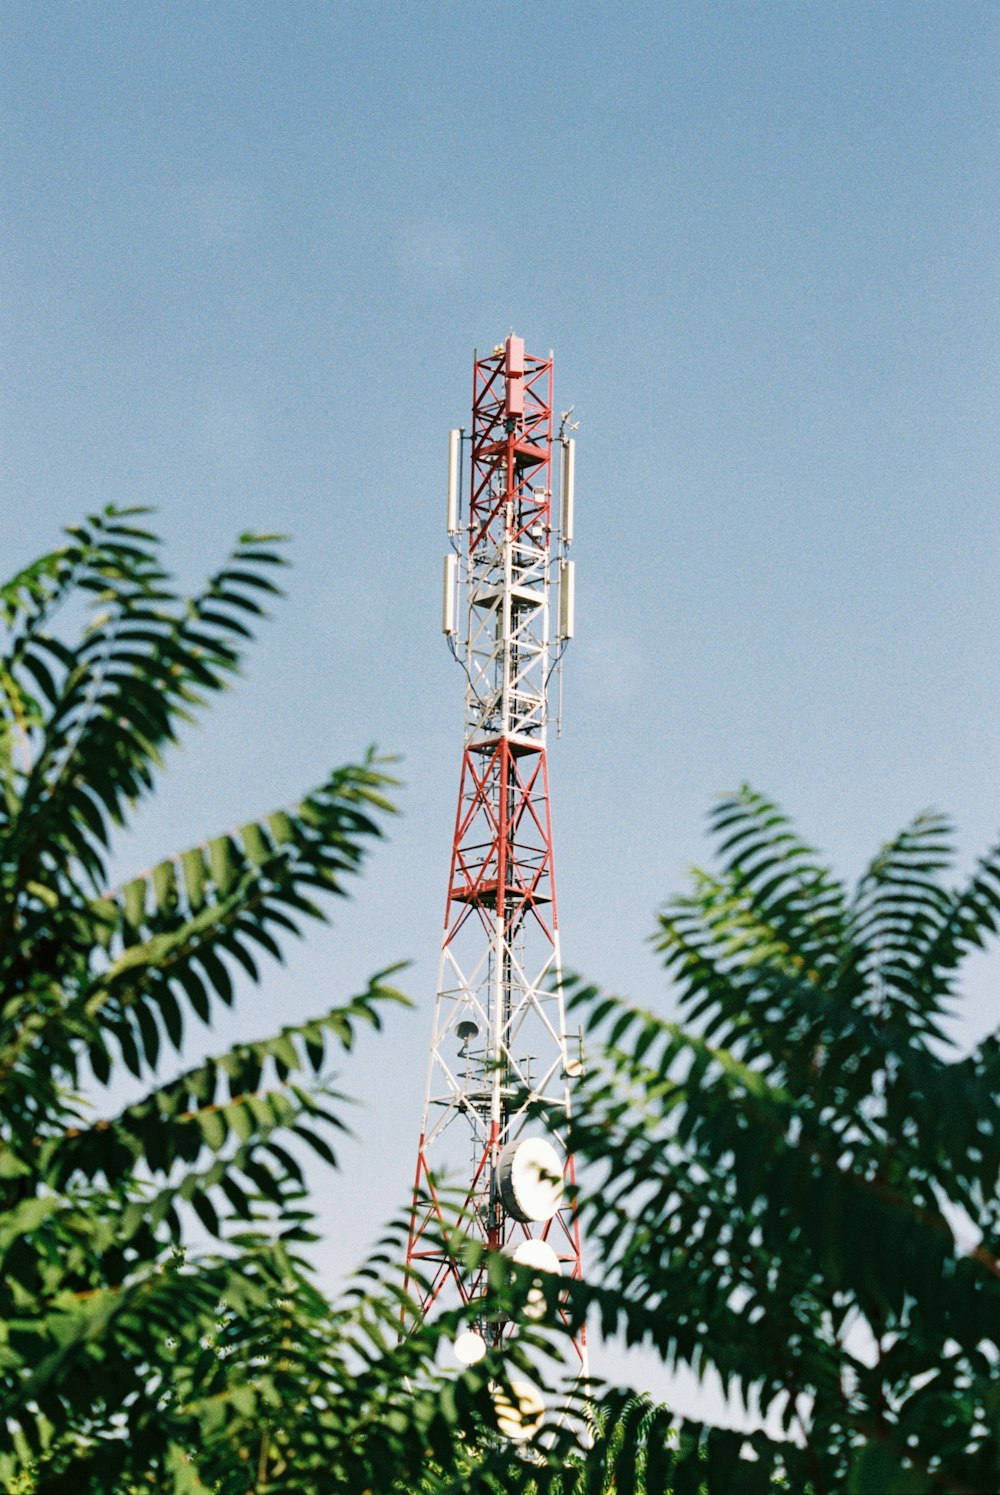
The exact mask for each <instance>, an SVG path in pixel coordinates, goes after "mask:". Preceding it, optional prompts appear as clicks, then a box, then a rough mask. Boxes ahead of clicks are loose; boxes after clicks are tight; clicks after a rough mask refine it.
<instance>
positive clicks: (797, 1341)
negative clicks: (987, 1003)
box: [572, 791, 1000, 1495]
mask: <svg viewBox="0 0 1000 1495" xmlns="http://www.w3.org/2000/svg"><path fill="white" fill-rule="evenodd" d="M713 824H714V833H715V836H716V838H717V840H718V842H719V847H720V861H721V870H720V872H719V873H718V874H717V875H711V874H709V873H698V874H696V877H695V880H694V886H693V888H692V890H691V892H690V893H688V894H687V895H686V896H683V897H680V898H677V899H676V900H675V901H673V902H672V903H671V904H670V905H669V906H668V907H667V908H666V909H665V910H664V912H663V914H662V916H661V919H660V931H659V935H658V938H657V944H658V948H659V950H660V951H661V952H662V954H663V956H664V958H665V963H666V967H667V970H668V971H669V972H670V973H671V975H672V976H673V978H674V981H675V983H676V988H677V993H678V996H679V1000H680V1003H681V1007H682V1011H683V1013H684V1015H685V1017H686V1019H687V1026H680V1025H678V1024H676V1023H672V1022H667V1021H664V1020H663V1019H662V1018H661V1017H659V1016H655V1015H653V1014H651V1013H649V1012H643V1011H639V1010H637V1009H635V1008H633V1007H630V1006H627V1005H625V1004H623V1003H621V1002H619V1001H617V1000H615V999H611V998H608V997H604V996H602V995H601V994H600V993H597V992H595V991H593V990H589V989H584V988H578V989H577V991H576V993H575V996H574V1001H575V1002H576V1003H577V1004H578V1005H579V1006H580V1007H581V1008H583V1009H586V1010H587V1011H588V1012H589V1016H590V1022H591V1032H592V1047H593V1049H594V1050H595V1052H597V1053H599V1054H600V1056H601V1057H599V1059H598V1062H597V1063H596V1064H595V1066H594V1068H593V1070H592V1072H591V1073H590V1075H589V1076H588V1078H587V1079H586V1080H585V1081H584V1083H583V1085H582V1086H581V1089H580V1092H579V1094H578V1096H577V1100H576V1109H575V1121H574V1127H573V1137H572V1143H573V1147H574V1150H575V1152H576V1154H577V1156H578V1158H581V1159H586V1160H587V1163H588V1165H589V1167H588V1170H587V1173H586V1178H587V1190H586V1196H585V1198H584V1200H583V1213H584V1219H585V1223H586V1226H587V1232H588V1240H589V1245H590V1250H591V1253H592V1254H593V1255H596V1257H597V1260H598V1262H599V1263H600V1270H601V1271H602V1272H603V1282H602V1284H601V1286H600V1287H598V1288H589V1289H586V1288H583V1289H581V1290H580V1293H579V1300H580V1303H581V1309H580V1310H579V1311H582V1304H583V1303H584V1302H585V1301H590V1302H592V1303H593V1302H596V1304H597V1305H598V1308H599V1311H600V1313H601V1315H602V1318H603V1324H604V1328H605V1331H606V1332H608V1333H610V1334H614V1333H621V1334H623V1335H624V1337H625V1338H626V1340H627V1342H629V1343H636V1344H638V1343H646V1344H648V1345H652V1346H653V1347H655V1349H656V1350H657V1351H658V1352H659V1354H660V1356H661V1357H662V1359H663V1360H664V1362H665V1363H666V1364H667V1365H668V1366H669V1367H671V1368H673V1367H678V1366H687V1367H691V1368H692V1369H693V1370H694V1371H695V1372H697V1373H699V1374H701V1373H703V1372H705V1371H706V1370H709V1369H710V1370H712V1371H714V1372H716V1373H717V1375H718V1376H719V1378H720V1379H721V1382H722V1384H723V1386H724V1387H726V1388H727V1389H728V1390H731V1391H732V1392H734V1393H736V1394H737V1395H738V1396H739V1397H740V1398H741V1399H742V1400H743V1402H744V1403H745V1405H746V1406H747V1407H748V1408H750V1409H751V1411H752V1412H753V1413H754V1414H755V1415H756V1416H757V1418H758V1419H766V1426H767V1429H768V1431H767V1432H766V1433H765V1432H759V1433H756V1434H754V1435H753V1436H752V1437H750V1438H744V1437H742V1436H741V1435H740V1434H738V1433H733V1432H729V1431H727V1430H725V1429H722V1428H712V1427H702V1426H700V1425H691V1424H681V1425H680V1426H679V1428H678V1430H677V1435H676V1436H677V1437H678V1438H679V1443H678V1447H677V1452H676V1455H675V1456H670V1457H669V1458H667V1457H666V1454H664V1455H663V1467H666V1465H669V1466H670V1471H671V1472H670V1473H669V1474H667V1473H663V1474H662V1475H661V1474H657V1475H656V1476H655V1480H653V1479H650V1481H649V1488H650V1489H659V1488H662V1485H661V1484H660V1483H658V1481H661V1480H662V1481H664V1482H669V1483H672V1488H673V1491H674V1495H684V1492H691V1495H695V1492H697V1491H699V1490H701V1489H702V1488H704V1489H706V1490H707V1491H708V1492H709V1495H714V1492H716V1491H718V1492H723V1491H724V1492H726V1495H754V1492H763V1491H766V1490H768V1489H769V1488H770V1484H771V1481H772V1480H773V1479H779V1480H781V1481H786V1482H787V1485H788V1487H790V1488H791V1489H792V1490H808V1491H811V1492H813V1495H832V1492H847V1495H850V1492H872V1495H874V1492H886V1495H891V1492H898V1495H904V1492H931V1491H948V1492H951V1495H962V1492H972V1491H976V1492H988V1491H995V1490H997V1489H1000V1436H998V1419H997V1413H998V1409H1000V1376H998V1371H997V1366H998V1356H1000V1261H998V1226H1000V1204H998V1191H997V1182H998V1168H1000V1042H998V1038H997V1036H996V1035H994V1036H992V1037H990V1038H988V1039H987V1040H986V1041H985V1042H983V1043H981V1044H979V1045H978V1046H977V1047H976V1048H974V1049H973V1050H972V1052H971V1053H961V1052H959V1051H957V1050H956V1048H955V1046H954V1044H953V1042H952V1041H951V1039H950V1037H949V1029H948V1019H949V1017H950V1016H952V1015H953V1013H954V1011H955V1004H956V1001H957V999H958V995H959V991H958V985H957V982H958V975H959V968H960V965H961V962H962V960H963V958H964V957H965V956H966V955H967V954H968V953H969V952H970V951H975V950H978V949H980V948H981V947H982V946H983V945H984V944H985V942H986V941H987V939H988V938H989V936H991V935H992V934H993V933H994V932H995V930H996V927H997V923H998V920H1000V853H997V852H993V853H991V854H990V855H988V856H987V857H986V858H985V859H984V860H983V861H982V863H981V864H980V865H979V866H978V867H977V869H976V871H975V873H974V875H973V876H972V877H971V879H969V880H968V881H967V882H966V883H965V884H964V885H963V886H960V887H958V888H952V887H950V886H948V885H947V883H946V882H945V880H944V878H943V874H944V872H945V869H946V868H947V867H948V866H949V864H950V860H951V857H950V850H949V828H948V826H947V825H946V824H945V823H944V822H943V821H942V820H941V819H940V818H938V817H936V816H922V817H920V818H919V819H917V820H916V821H915V822H914V823H913V824H912V825H911V826H910V827H909V828H908V829H907V830H905V831H904V832H903V833H902V834H901V835H900V836H898V837H897V838H896V839H895V840H894V841H893V842H891V843H890V844H889V845H887V846H885V847H884V848H883V849H882V850H881V851H880V852H879V854H878V856H877V857H876V858H875V860H874V861H873V862H872V864H871V866H870V867H869V868H868V869H867V871H866V872H865V873H864V875H863V877H862V878H861V880H860V882H859V884H858V886H857V887H856V889H854V890H853V892H850V891H848V889H846V888H845V887H844V886H842V885H841V883H840V882H838V881H837V880H836V879H835V878H834V877H833V876H832V874H831V873H830V871H829V870H828V869H827V868H826V867H824V866H823V865H822V863H821V862H820V860H819V859H818V858H817V856H816V854H815V853H814V852H813V851H812V850H811V849H810V848H809V847H807V846H805V845H803V844H802V843H801V841H800V840H799V839H798V837H797V836H796V834H795V832H794V831H793V829H792V828H791V826H790V825H789V823H788V821H787V820H786V819H785V818H784V817H783V816H782V815H781V814H780V813H779V811H778V810H777V809H776V808H775V806H774V805H772V804H770V803H768V802H767V801H766V800H764V799H762V798H760V797H759V796H758V795H756V794H754V793H752V792H750V791H744V792H743V793H741V794H740V795H738V796H736V797H735V798H732V799H730V800H727V801H726V802H724V803H723V804H722V805H721V806H720V807H719V809H718V810H717V811H716V813H715V815H714V819H713ZM635 1441H639V1442H642V1443H643V1446H644V1447H645V1448H646V1456H647V1457H649V1456H650V1452H651V1444H650V1440H649V1438H648V1437H647V1438H646V1439H645V1440H635ZM663 1441H664V1442H665V1443H669V1439H666V1440H663ZM653 1456H654V1457H660V1456H659V1455H656V1454H653ZM626 1485H627V1486H628V1488H632V1485H631V1484H630V1483H629V1481H628V1479H626Z"/></svg>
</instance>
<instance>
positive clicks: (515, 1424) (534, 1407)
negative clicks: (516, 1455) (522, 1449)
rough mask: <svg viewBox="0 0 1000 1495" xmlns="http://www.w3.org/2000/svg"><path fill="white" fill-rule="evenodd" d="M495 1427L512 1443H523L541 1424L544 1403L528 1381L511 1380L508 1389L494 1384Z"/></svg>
mask: <svg viewBox="0 0 1000 1495" xmlns="http://www.w3.org/2000/svg"><path fill="white" fill-rule="evenodd" d="M493 1405H494V1407H496V1411H497V1427H498V1428H499V1429H500V1431H501V1433H503V1435H504V1437H505V1438H509V1439H510V1441H511V1442H512V1443H524V1442H526V1441H527V1439H528V1438H531V1437H533V1436H534V1434H535V1433H537V1432H538V1429H539V1428H540V1427H541V1425H542V1414H543V1413H544V1411H545V1403H544V1402H543V1401H542V1398H541V1396H540V1395H539V1393H538V1391H537V1390H536V1389H535V1387H534V1386H532V1384H531V1382H530V1381H511V1383H510V1387H509V1390H508V1388H507V1387H504V1386H494V1388H493Z"/></svg>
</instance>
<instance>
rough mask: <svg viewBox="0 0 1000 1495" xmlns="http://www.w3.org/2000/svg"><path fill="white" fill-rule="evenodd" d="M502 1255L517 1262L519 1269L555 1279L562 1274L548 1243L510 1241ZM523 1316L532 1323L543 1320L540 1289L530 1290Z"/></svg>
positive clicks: (556, 1257)
mask: <svg viewBox="0 0 1000 1495" xmlns="http://www.w3.org/2000/svg"><path fill="white" fill-rule="evenodd" d="M503 1254H504V1255H505V1256H508V1257H510V1259H511V1261H515V1262H517V1265H518V1266H519V1267H528V1268H529V1269H530V1270H531V1271H533V1272H545V1273H546V1274H548V1275H551V1276H555V1277H558V1276H560V1275H561V1273H562V1262H561V1261H560V1260H559V1258H558V1256H557V1255H556V1253H555V1252H554V1251H553V1249H552V1247H551V1246H550V1245H549V1243H548V1241H518V1242H516V1243H515V1242H514V1241H511V1242H510V1244H509V1245H507V1246H505V1247H504V1248H503ZM524 1316H525V1318H526V1319H529V1320H530V1321H531V1322H533V1323H537V1321H538V1320H539V1319H540V1318H544V1316H545V1294H544V1293H543V1292H542V1291H541V1289H540V1288H537V1287H533V1288H531V1289H530V1291H529V1293H528V1300H527V1302H526V1303H525V1306H524Z"/></svg>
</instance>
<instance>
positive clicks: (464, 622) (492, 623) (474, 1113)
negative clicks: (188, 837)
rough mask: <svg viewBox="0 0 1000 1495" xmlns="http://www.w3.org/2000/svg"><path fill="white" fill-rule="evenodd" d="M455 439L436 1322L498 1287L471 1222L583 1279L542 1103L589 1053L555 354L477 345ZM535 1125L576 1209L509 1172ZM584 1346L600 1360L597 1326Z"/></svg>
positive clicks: (432, 1289)
mask: <svg viewBox="0 0 1000 1495" xmlns="http://www.w3.org/2000/svg"><path fill="white" fill-rule="evenodd" d="M452 443H453V444H452V470H451V475H450V484H451V486H450V491H449V530H450V532H451V534H452V544H453V557H454V558H449V560H448V561H447V562H446V566H445V609H444V613H445V623H444V626H445V631H446V632H448V633H449V634H450V635H451V636H452V637H451V642H452V647H453V649H454V652H455V654H456V657H457V658H458V659H459V660H460V662H462V663H463V665H464V667H465V673H466V691H465V742H464V750H463V754H462V771H461V781H460V786H459V794H458V812H457V815H456V819H455V833H454V841H453V847H452V854H451V872H450V877H449V882H448V894H447V899H446V904H445V920H444V936H443V940H442V945H441V960H440V968H439V976H438V987H437V998H436V1002H435V1008H434V1027H433V1035H432V1039H431V1053H430V1065H429V1069H428V1077H427V1091H426V1099H425V1104H424V1112H423V1123H422V1128H421V1136H420V1145H419V1148H418V1153H417V1167H416V1178H415V1183H414V1193H413V1205H412V1212H411V1218H410V1230H409V1243H408V1249H407V1265H408V1268H409V1269H411V1270H412V1272H413V1275H414V1277H415V1279H417V1281H418V1284H419V1285H418V1289H417V1291H418V1298H419V1303H420V1311H421V1313H422V1314H423V1315H426V1314H427V1313H428V1312H430V1310H431V1309H432V1307H433V1306H434V1305H435V1304H437V1303H439V1302H440V1303H441V1304H445V1303H448V1304H450V1305H451V1306H454V1305H455V1303H456V1302H461V1303H471V1304H472V1305H473V1306H475V1303H476V1300H477V1299H479V1298H481V1297H482V1296H483V1294H484V1291H485V1286H486V1274H485V1266H484V1265H482V1264H480V1265H479V1266H478V1267H473V1266H470V1265H468V1264H467V1263H466V1262H465V1260H464V1258H463V1256H462V1254H461V1253H455V1252H454V1251H452V1250H449V1249H448V1248H447V1245H446V1244H443V1242H442V1238H444V1240H445V1241H447V1240H449V1239H454V1233H455V1227H456V1221H457V1220H461V1222H462V1223H461V1230H462V1231H463V1232H470V1231H471V1232H473V1233H478V1234H479V1235H480V1236H481V1238H482V1240H483V1241H484V1243H485V1244H486V1246H487V1247H488V1248H489V1249H491V1250H506V1251H508V1252H510V1253H511V1254H513V1253H514V1252H515V1251H516V1250H517V1248H518V1246H520V1245H521V1244H522V1243H523V1242H525V1241H544V1242H546V1243H547V1245H548V1246H549V1247H550V1248H551V1250H552V1251H553V1252H554V1253H555V1257H556V1258H558V1269H559V1270H560V1271H561V1272H562V1273H563V1274H564V1275H566V1276H570V1277H579V1276H580V1273H581V1255H580V1230H579V1225H578V1222H577V1220H576V1218H575V1215H574V1213H573V1209H572V1203H571V1200H572V1192H573V1190H572V1185H573V1183H574V1172H573V1159H572V1157H571V1156H570V1155H569V1154H568V1153H567V1151H566V1145H565V1136H564V1133H563V1129H562V1126H561V1125H559V1124H553V1123H551V1122H550V1123H549V1128H548V1129H547V1130H546V1129H545V1128H544V1127H543V1125H542V1124H541V1123H539V1122H538V1121H537V1120H533V1119H531V1118H530V1117H529V1114H528V1108H529V1107H530V1106H531V1104H532V1102H535V1101H542V1102H545V1103H546V1109H547V1112H548V1114H549V1115H550V1117H556V1118H558V1117H561V1118H563V1119H564V1120H566V1119H568V1117H569V1112H570V1091H569V1083H568V1082H569V1079H570V1078H571V1076H572V1074H573V1072H574V1070H575V1068H577V1067H578V1065H579V1062H580V1061H579V1050H578V1047H577V1045H576V1044H575V1043H574V1042H573V1041H571V1039H570V1038H569V1036H568V1035H567V1032H566V1018H565V1010H564V1003H563V996H562V992H561V990H560V987H559V976H560V956H559V925H558V918H557V913H556V888H555V872H554V866H553V855H552V822H551V815H550V807H549V783H548V765H547V756H546V732H547V727H548V720H549V718H548V710H547V698H546V697H547V685H548V680H549V676H550V674H551V672H552V668H553V665H554V663H555V662H556V659H557V658H558V655H559V654H560V653H561V650H562V648H563V647H564V645H565V642H566V638H567V637H568V635H569V633H571V632H572V623H571V616H572V592H571V588H572V566H571V563H569V562H568V561H567V560H566V547H567V545H568V543H569V541H570V540H571V538H572V467H573V460H572V459H573V447H572V443H570V442H566V441H564V440H563V439H562V435H561V433H560V436H559V438H557V439H556V440H555V441H554V438H553V425H552V358H551V356H549V357H548V358H536V357H531V356H526V355H525V352H524V343H523V340H522V339H521V338H518V337H515V336H513V335H511V336H510V337H508V338H507V339H506V342H505V343H503V344H502V345H500V346H499V347H497V348H494V350H493V352H492V353H491V354H490V356H489V357H486V358H478V357H477V358H476V360H475V363H474V374H473V394H472V428H471V434H468V435H466V434H465V433H459V432H453V433H452ZM461 445H465V446H466V447H468V448H469V449H470V453H469V455H470V462H469V472H470V478H471V481H470V484H469V488H468V492H467V503H466V504H464V505H463V506H462V509H464V512H462V509H460V507H459V504H458V502H457V501H456V499H457V495H456V493H455V492H454V488H455V485H456V482H457V474H458V461H457V452H458V451H459V450H460V446H461ZM554 447H555V448H556V449H557V450H559V451H560V452H561V454H562V459H563V460H562V462H561V463H560V464H554V463H553V460H552V458H553V449H554ZM555 465H558V466H560V467H561V471H562V475H563V494H562V508H563V519H562V525H561V529H560V530H557V528H556V527H555V526H554V523H553V517H552V516H553V504H552V498H553V493H552V489H553V468H554V466H555ZM567 484H568V488H567ZM557 572H558V577H559V594H558V595H559V605H558V608H557V609H554V608H553V606H552V598H553V595H554V594H555V593H556V591H557V588H556V584H555V579H554V577H555V573H557ZM556 614H558V619H557V617H556ZM459 619H460V620H461V633H459V622H458V620H459ZM554 625H555V626H554ZM527 1137H544V1139H545V1141H547V1142H548V1143H549V1144H550V1145H551V1146H552V1148H554V1150H555V1155H556V1156H557V1158H558V1168H559V1169H560V1170H561V1172H562V1175H563V1179H564V1181H565V1184H566V1185H567V1187H566V1189H565V1192H563V1190H562V1189H561V1188H560V1187H559V1186H558V1185H556V1186H555V1187H556V1193H557V1196H558V1199H559V1202H558V1207H556V1208H554V1211H553V1212H551V1213H549V1214H548V1218H545V1219H540V1218H537V1215H538V1213H539V1212H537V1211H536V1212H535V1217H532V1212H531V1210H530V1209H529V1210H527V1211H524V1210H521V1209H520V1208H518V1206H517V1205H516V1204H514V1203H512V1198H511V1194H510V1190H509V1187H507V1188H506V1189H505V1183H504V1177H503V1176H502V1174H503V1167H504V1162H505V1160H506V1159H508V1158H509V1157H510V1156H511V1151H512V1144H515V1143H517V1142H518V1141H519V1140H520V1139H523V1138H527ZM550 1181H551V1180H550ZM445 1185H447V1186H448V1187H447V1189H446V1188H445ZM456 1185H457V1193H456ZM526 1213H527V1215H528V1216H529V1218H523V1216H524V1215H525V1214H526ZM541 1213H542V1214H544V1213H546V1212H545V1211H541ZM532 1249H534V1250H535V1251H536V1252H537V1250H538V1248H537V1247H535V1248H532ZM548 1259H549V1260H553V1258H551V1256H550V1257H548ZM477 1329H478V1333H479V1334H480V1335H481V1337H482V1339H483V1340H484V1342H488V1343H492V1344H498V1343H500V1342H501V1341H502V1339H503V1337H504V1335H506V1334H509V1333H511V1332H513V1329H514V1326H513V1325H511V1324H504V1323H497V1322H496V1321H495V1320H490V1321H487V1318H486V1316H485V1314H484V1315H483V1316H482V1317H481V1318H480V1319H478V1320H477ZM576 1349H577V1353H578V1355H579V1359H580V1369H581V1371H582V1370H583V1369H584V1368H585V1348H584V1343H583V1339H582V1337H581V1338H580V1340H579V1341H578V1342H577V1343H576Z"/></svg>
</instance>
